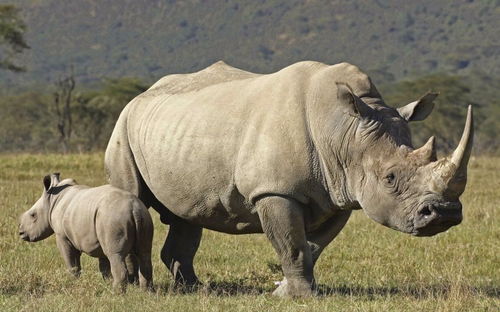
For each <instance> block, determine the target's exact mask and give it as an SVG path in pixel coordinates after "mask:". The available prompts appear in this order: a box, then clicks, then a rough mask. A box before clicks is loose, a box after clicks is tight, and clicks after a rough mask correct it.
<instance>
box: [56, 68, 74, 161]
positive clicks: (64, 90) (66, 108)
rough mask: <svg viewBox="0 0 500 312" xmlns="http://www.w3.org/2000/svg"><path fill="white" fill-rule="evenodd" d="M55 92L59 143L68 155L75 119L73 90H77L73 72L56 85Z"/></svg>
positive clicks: (61, 78) (59, 80)
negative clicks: (72, 109) (73, 115)
mask: <svg viewBox="0 0 500 312" xmlns="http://www.w3.org/2000/svg"><path fill="white" fill-rule="evenodd" d="M55 86H56V91H55V92H54V101H53V104H54V106H53V107H54V112H55V115H56V116H57V130H58V131H59V142H60V143H61V145H62V151H63V153H65V154H66V153H68V152H69V149H70V139H71V133H72V127H73V117H72V115H71V114H72V112H71V104H72V102H73V90H74V89H75V79H74V75H73V71H71V73H70V74H69V75H67V76H66V77H60V78H59V79H58V80H57V81H56V83H55Z"/></svg>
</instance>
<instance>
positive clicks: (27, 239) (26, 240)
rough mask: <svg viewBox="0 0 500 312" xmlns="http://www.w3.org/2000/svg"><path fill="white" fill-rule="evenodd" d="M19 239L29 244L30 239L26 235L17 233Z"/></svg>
mask: <svg viewBox="0 0 500 312" xmlns="http://www.w3.org/2000/svg"><path fill="white" fill-rule="evenodd" d="M19 237H20V238H21V239H22V240H23V241H25V242H29V241H30V238H29V236H28V234H26V233H24V232H19Z"/></svg>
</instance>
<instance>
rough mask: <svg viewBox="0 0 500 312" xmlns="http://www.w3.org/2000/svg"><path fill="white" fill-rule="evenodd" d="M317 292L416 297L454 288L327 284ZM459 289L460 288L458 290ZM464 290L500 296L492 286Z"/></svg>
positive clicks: (444, 294) (438, 294)
mask: <svg viewBox="0 0 500 312" xmlns="http://www.w3.org/2000/svg"><path fill="white" fill-rule="evenodd" d="M316 291H317V294H318V296H321V297H328V296H333V295H342V296H349V297H351V296H355V297H377V296H388V295H399V296H405V297H413V298H416V299H426V298H440V297H447V296H448V295H449V294H450V293H451V292H453V291H457V290H454V288H453V286H451V285H429V286H423V285H422V286H414V285H408V286H400V287H361V286H346V285H341V286H333V287H332V286H327V285H322V284H320V285H318V286H317V289H316ZM458 291H460V290H458ZM463 291H465V292H469V293H473V294H481V295H484V296H487V297H491V298H500V288H498V287H493V286H482V287H476V286H466V287H465V289H463Z"/></svg>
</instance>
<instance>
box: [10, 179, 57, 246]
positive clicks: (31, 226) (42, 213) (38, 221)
mask: <svg viewBox="0 0 500 312" xmlns="http://www.w3.org/2000/svg"><path fill="white" fill-rule="evenodd" d="M59 182H60V181H59V174H58V173H55V174H52V175H50V176H45V177H44V178H43V185H44V190H43V193H42V196H41V197H40V198H39V199H38V200H37V202H36V203H35V204H34V205H33V207H31V208H30V209H29V210H28V211H26V212H24V213H23V214H22V215H21V218H20V224H19V236H20V237H21V238H22V239H23V240H25V241H29V242H36V241H39V240H42V239H45V238H47V237H49V236H50V235H52V233H54V231H53V230H52V227H51V225H50V212H51V201H50V196H51V194H50V193H51V191H52V190H53V189H54V186H56V185H57V184H58V183H59Z"/></svg>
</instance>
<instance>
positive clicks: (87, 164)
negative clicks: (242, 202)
mask: <svg viewBox="0 0 500 312" xmlns="http://www.w3.org/2000/svg"><path fill="white" fill-rule="evenodd" d="M11 4H14V6H13V5H11ZM499 14H500V0H483V1H478V0H457V1H445V0H442V1H434V0H422V1H403V0H374V1H348V0H337V1H328V0H300V1H299V0H293V1H292V0H258V1H242V0H241V1H238V0H226V1H206V0H168V1H161V0H122V1H113V0H101V1H95V0H78V1H61V0H44V1H39V0H16V1H15V2H14V1H13V0H0V194H2V196H0V211H1V213H2V218H0V311H35V310H36V311H54V310H57V311H59V310H68V311H89V310H91V311H117V310H120V311H121V310H147V311H164V310H193V311H231V310H238V311H345V310H360V311H408V310H411V311H498V310H500V294H499V293H500V290H499V285H500V261H499V260H500V259H499V255H500V250H499V247H498V240H499V238H500V228H499V227H498V224H499V219H498V209H497V208H498V206H499V205H500V193H499V192H498V190H499V189H500V158H498V157H491V156H490V157H486V156H476V157H473V158H472V159H471V162H470V164H469V168H470V169H469V182H468V187H467V191H466V192H465V194H464V195H463V197H462V200H463V204H464V207H465V209H464V215H465V217H464V222H463V223H462V224H461V225H460V226H458V227H456V228H453V229H451V230H449V231H448V232H446V233H442V234H440V235H438V236H435V237H431V238H415V237H410V236H408V235H403V234H398V233H396V232H394V231H391V230H389V229H386V228H384V227H382V226H380V225H377V224H375V223H374V222H371V221H369V220H368V219H367V218H366V217H365V216H364V214H363V213H362V212H360V211H356V212H355V213H354V214H353V217H352V218H351V220H350V221H349V222H348V224H347V226H346V228H345V229H344V230H343V231H342V232H341V234H340V235H339V236H338V237H337V239H336V240H335V241H334V242H333V243H332V245H331V246H330V247H328V248H327V250H326V251H325V253H324V255H323V256H322V257H321V258H320V260H319V262H318V266H317V270H316V277H317V278H318V283H319V294H320V296H319V297H317V298H311V299H300V300H287V299H279V298H275V297H272V296H271V295H270V292H271V291H272V290H273V288H274V287H275V286H274V283H273V282H274V281H278V280H280V279H281V272H280V268H279V265H278V261H277V259H276V256H275V253H274V252H273V250H272V248H271V246H270V244H269V243H268V242H267V240H266V238H265V237H264V236H263V235H244V236H234V235H233V236H231V235H224V234H220V233H215V232H212V231H208V230H205V231H204V237H203V240H202V245H201V248H200V252H199V253H198V255H197V257H196V259H195V262H196V268H197V270H198V273H199V276H200V277H201V279H202V280H203V281H204V282H205V286H204V287H203V288H202V289H200V290H198V291H197V292H194V293H186V294H181V293H180V292H179V291H177V290H174V289H173V288H172V287H171V283H172V280H171V277H170V275H169V274H167V271H166V269H165V267H164V265H163V264H162V263H161V261H160V259H159V256H158V255H159V249H160V247H161V245H162V243H163V240H164V237H165V235H166V233H167V231H168V227H167V226H164V225H161V224H160V222H159V219H158V216H157V215H156V213H154V212H152V214H153V217H154V221H155V238H154V250H153V255H154V256H153V262H154V270H155V286H156V288H157V291H156V292H155V293H151V294H150V293H144V292H142V291H140V290H139V289H137V288H135V287H131V288H129V290H128V292H127V294H126V295H124V296H114V295H112V294H111V287H110V283H109V282H108V281H103V280H102V279H101V277H100V275H99V274H98V273H97V261H96V260H95V259H92V258H89V257H85V256H84V257H83V258H82V260H83V275H82V277H81V278H80V279H78V280H75V279H73V278H72V277H71V276H70V275H69V274H66V270H65V268H64V265H63V260H62V258H61V257H60V255H59V254H58V251H57V248H56V246H55V241H54V238H53V237H51V238H49V239H47V240H46V241H43V242H39V243H36V244H29V243H26V242H23V241H21V240H20V239H19V238H18V236H17V218H18V216H19V215H20V213H21V212H23V211H25V210H26V209H28V208H29V207H30V206H31V205H32V204H33V203H34V201H35V200H36V199H37V198H38V196H39V195H40V192H41V189H42V186H41V177H42V176H43V175H45V174H46V173H47V172H51V171H60V172H62V175H63V177H64V176H65V177H73V178H76V179H77V180H78V181H80V182H82V183H84V184H88V185H101V184H104V183H105V178H104V170H103V168H102V158H103V155H102V149H103V148H104V147H105V145H106V143H107V140H108V138H109V135H110V133H111V130H112V128H113V125H114V123H115V121H116V118H117V117H118V115H119V113H120V111H121V109H122V108H123V107H124V106H125V105H126V103H127V102H128V101H129V100H130V99H132V98H133V97H134V96H135V95H137V94H139V93H140V92H143V91H144V90H145V89H146V88H147V87H148V86H149V85H151V84H152V83H153V82H154V81H155V80H157V79H158V78H160V77H161V76H164V75H167V74H171V73H179V72H182V73H184V72H190V71H196V70H199V69H202V68H204V67H206V66H208V65H210V64H212V63H214V62H215V61H218V60H221V59H222V60H224V61H226V62H227V63H229V64H231V65H233V66H236V67H239V68H242V69H246V70H250V71H255V72H260V73H269V72H273V71H275V70H278V69H280V68H282V67H284V66H287V65H289V64H291V63H293V62H295V61H300V60H305V59H311V60H317V61H323V62H325V63H330V64H334V63H337V62H341V61H349V62H351V63H353V64H356V65H358V66H360V67H361V68H362V69H363V70H364V71H365V72H367V73H368V74H369V75H370V76H371V77H372V79H373V81H374V83H375V84H376V85H377V87H378V88H379V89H380V91H381V93H382V94H383V95H384V98H385V100H386V102H387V103H388V104H389V105H392V106H400V105H403V104H406V103H408V102H410V101H413V100H415V99H417V98H418V97H419V96H421V95H422V94H423V93H425V92H426V91H428V90H433V91H438V92H440V93H441V95H440V97H439V98H438V100H437V105H436V109H435V112H434V113H433V114H432V115H431V117H430V118H429V120H427V121H425V122H420V123H416V124H415V125H413V130H414V131H413V132H414V138H415V143H416V145H417V146H418V145H420V144H422V143H423V141H425V140H426V139H427V138H428V137H429V136H430V135H436V136H437V138H438V144H439V147H440V148H441V151H446V150H447V149H449V148H452V147H454V146H455V144H456V142H457V141H458V139H459V136H460V134H461V129H462V126H463V122H464V114H465V111H466V109H465V108H466V106H467V105H468V104H473V105H474V106H475V122H476V137H475V144H474V153H475V154H476V155H479V154H499V153H500V140H498V138H497V136H498V133H499V132H500V103H499V97H498V95H497V94H496V93H497V92H498V87H499V86H500V76H499V75H500V66H498V65H499V61H500V59H499V58H500V45H499V43H498V40H496V38H497V37H498V30H499V29H500V19H499V18H498V15H499ZM68 109H69V110H70V111H71V114H70V115H71V118H70V119H71V120H72V125H71V127H69V126H68V122H69V119H68V116H67V114H66V112H67V110H68ZM57 151H65V152H88V151H92V153H84V154H79V155H76V154H67V155H61V154H53V152H57ZM18 152H37V153H38V152H43V153H48V154H45V155H38V154H37V155H29V154H16V153H18Z"/></svg>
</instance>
